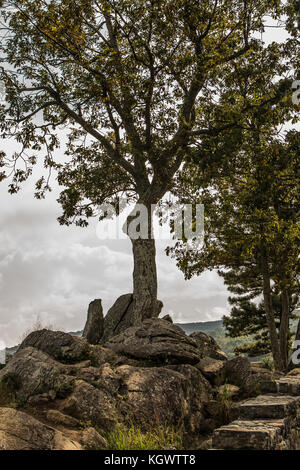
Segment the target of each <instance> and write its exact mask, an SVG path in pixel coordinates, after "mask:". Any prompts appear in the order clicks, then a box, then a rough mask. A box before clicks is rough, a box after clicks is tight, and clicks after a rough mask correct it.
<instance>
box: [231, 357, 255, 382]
mask: <svg viewBox="0 0 300 470" xmlns="http://www.w3.org/2000/svg"><path fill="white" fill-rule="evenodd" d="M250 375H251V365H250V362H249V360H248V359H247V358H246V357H242V356H238V357H234V358H233V359H231V360H230V361H227V362H226V378H227V380H228V382H229V383H231V384H232V385H237V386H238V387H244V386H245V385H246V384H247V382H248V379H249V376H250Z"/></svg>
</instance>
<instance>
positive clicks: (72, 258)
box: [0, 30, 283, 346]
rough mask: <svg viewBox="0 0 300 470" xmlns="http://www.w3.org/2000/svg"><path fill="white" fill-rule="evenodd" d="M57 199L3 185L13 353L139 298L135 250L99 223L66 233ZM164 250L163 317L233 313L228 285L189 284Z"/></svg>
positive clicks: (274, 33) (2, 239)
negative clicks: (26, 338)
mask: <svg viewBox="0 0 300 470" xmlns="http://www.w3.org/2000/svg"><path fill="white" fill-rule="evenodd" d="M272 37H273V38H276V39H277V40H278V38H279V37H280V39H283V36H282V35H280V33H279V31H278V30H270V33H269V35H268V38H269V40H270V39H272ZM4 150H5V149H4ZM56 198H57V193H56V192H55V191H54V192H53V193H52V194H50V195H49V196H48V197H47V199H46V200H43V201H38V200H35V199H34V198H33V185H32V180H30V181H29V182H28V183H27V184H25V185H24V187H23V190H22V191H21V192H20V193H19V194H17V195H14V196H11V195H9V194H7V185H6V183H5V182H4V183H1V184H0V201H1V206H0V341H1V340H2V341H4V342H5V343H6V345H7V346H13V345H15V344H16V343H17V342H18V341H19V339H20V337H21V336H22V334H23V333H24V331H26V330H28V329H29V328H30V327H31V326H32V325H33V324H34V323H35V321H36V319H37V317H39V318H40V321H41V322H42V323H43V324H44V325H45V326H47V325H52V326H53V327H54V328H55V329H63V330H65V331H74V330H79V329H82V328H83V326H84V323H85V320H86V312H87V307H88V304H89V302H90V301H92V300H93V299H95V298H101V299H102V300H103V306H104V312H105V313H106V312H107V310H108V308H109V307H110V306H111V305H112V304H113V302H114V301H115V300H116V299H117V297H118V296H120V295H122V294H125V293H128V292H132V269H133V260H132V254H131V244H130V242H129V241H125V240H119V241H118V240H114V241H103V240H99V239H98V238H97V235H96V223H97V222H96V221H94V222H92V223H91V225H90V226H89V227H88V228H86V229H81V228H76V227H61V226H60V225H59V224H58V222H57V220H56V219H57V217H58V216H59V215H60V211H61V210H60V206H59V205H58V203H57V202H56ZM164 247H165V243H164V244H162V243H160V244H158V246H157V265H158V280H159V298H160V299H161V300H162V301H163V303H164V309H163V312H162V314H167V313H168V314H170V315H171V316H172V317H173V319H174V321H176V322H181V323H184V322H194V321H209V320H218V319H221V317H222V316H223V315H224V314H225V313H228V312H229V309H228V304H227V296H228V294H227V291H226V288H225V287H224V285H223V281H222V279H221V278H219V277H218V275H217V274H216V273H214V272H208V273H204V274H203V275H202V276H200V277H198V278H194V279H192V280H190V281H185V280H184V278H183V275H182V273H181V272H180V271H179V270H178V269H177V267H176V264H175V261H174V260H172V259H170V258H168V257H167V256H166V255H165V253H164Z"/></svg>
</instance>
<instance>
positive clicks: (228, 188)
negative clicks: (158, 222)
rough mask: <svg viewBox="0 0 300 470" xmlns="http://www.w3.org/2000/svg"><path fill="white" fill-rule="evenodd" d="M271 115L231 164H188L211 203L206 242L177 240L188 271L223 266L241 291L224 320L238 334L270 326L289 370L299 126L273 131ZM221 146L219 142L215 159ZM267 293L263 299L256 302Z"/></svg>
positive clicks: (280, 363)
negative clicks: (196, 246) (198, 245)
mask: <svg viewBox="0 0 300 470" xmlns="http://www.w3.org/2000/svg"><path fill="white" fill-rule="evenodd" d="M267 114H268V117H269V119H267V120H266V121H265V117H266V115H267ZM272 114H273V113H272ZM270 119H271V114H270V113H266V114H265V115H259V116H256V118H255V119H254V117H253V119H252V120H251V126H250V127H249V129H248V130H245V131H244V132H245V136H244V137H245V138H244V140H243V143H242V145H240V146H239V147H237V149H236V151H234V150H233V148H232V149H231V158H230V159H228V160H227V164H226V165H224V166H223V165H221V164H220V162H219V164H218V167H215V169H214V170H212V169H211V168H209V170H208V174H207V173H206V172H205V171H204V169H203V168H202V169H200V170H198V173H197V170H196V169H195V163H193V164H192V165H188V166H187V167H186V172H187V178H188V179H189V181H190V185H191V186H192V187H193V191H195V186H196V187H198V188H199V189H198V196H199V197H201V199H202V202H203V203H204V204H205V207H206V211H205V212H206V219H205V221H206V230H205V237H204V245H203V247H202V249H201V250H197V249H196V250H193V249H192V248H193V246H192V244H191V246H190V250H189V251H186V247H185V245H184V244H183V243H178V244H177V247H176V249H175V250H174V254H175V255H176V256H177V259H178V264H179V266H180V267H181V269H182V270H183V271H184V272H185V274H186V276H187V277H190V276H192V275H194V274H200V273H201V272H203V271H204V270H205V269H214V268H216V269H218V271H219V274H221V276H222V277H223V278H224V280H225V284H226V285H227V286H228V287H229V290H230V291H231V292H232V293H234V294H235V295H236V296H238V297H235V298H233V299H232V301H233V303H235V304H236V303H238V304H239V308H237V307H236V306H235V307H234V308H233V310H232V317H231V318H230V319H227V320H226V321H225V323H226V324H227V326H229V331H230V332H231V334H232V336H236V334H237V332H239V333H241V332H242V333H243V334H250V333H257V332H259V334H261V333H263V330H264V328H265V327H267V328H268V337H269V341H270V345H271V351H272V354H273V357H274V361H275V366H276V369H277V370H283V371H285V370H287V366H288V339H289V320H290V318H291V312H292V310H293V306H295V305H297V304H298V302H299V295H300V285H299V241H300V232H299V207H300V204H299V203H300V201H299V166H298V161H299V149H300V133H299V132H297V131H290V132H288V133H287V134H286V135H285V139H284V140H281V139H280V138H279V137H278V136H277V137H276V136H275V135H274V134H273V133H270V131H271V129H272V128H270V127H269V126H270ZM258 121H259V125H258ZM275 130H276V129H275V128H274V129H273V132H275ZM219 151H220V148H216V147H215V158H216V161H218V157H217V155H218V153H219ZM225 151H226V150H225V147H224V146H223V147H222V152H225ZM211 152H213V150H212V148H211ZM202 163H203V160H202ZM182 176H183V175H182ZM260 297H262V299H263V303H261V304H260V305H257V304H256V306H255V305H253V304H251V302H250V300H253V299H256V300H258V299H259V298H260ZM261 339H262V342H261V343H262V344H263V343H265V341H264V340H265V338H264V337H262V338H261Z"/></svg>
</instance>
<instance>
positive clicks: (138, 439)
mask: <svg viewBox="0 0 300 470" xmlns="http://www.w3.org/2000/svg"><path fill="white" fill-rule="evenodd" d="M105 437H106V440H107V448H108V449H109V450H170V449H176V450H178V449H182V448H183V445H182V437H181V435H180V433H179V432H177V431H175V430H174V429H173V428H172V427H168V426H167V427H162V426H158V427H157V428H155V429H153V430H149V431H146V432H143V431H142V430H141V429H139V428H137V427H135V426H134V425H131V426H130V427H129V428H125V429H124V428H123V429H122V428H120V427H117V426H116V427H115V428H114V429H113V430H112V431H110V432H109V433H108V434H107V435H106V436H105Z"/></svg>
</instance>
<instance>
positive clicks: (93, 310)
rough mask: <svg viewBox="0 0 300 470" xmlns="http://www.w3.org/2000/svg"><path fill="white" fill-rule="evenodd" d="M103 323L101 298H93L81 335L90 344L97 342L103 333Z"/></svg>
mask: <svg viewBox="0 0 300 470" xmlns="http://www.w3.org/2000/svg"><path fill="white" fill-rule="evenodd" d="M103 323H104V319H103V308H102V303H101V299H95V300H94V301H93V302H91V303H90V305H89V309H88V317H87V322H86V324H85V327H84V330H83V335H82V336H83V337H84V338H86V339H87V341H88V342H89V343H90V344H98V343H99V341H100V340H101V338H102V335H103V328H104V325H103Z"/></svg>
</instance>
